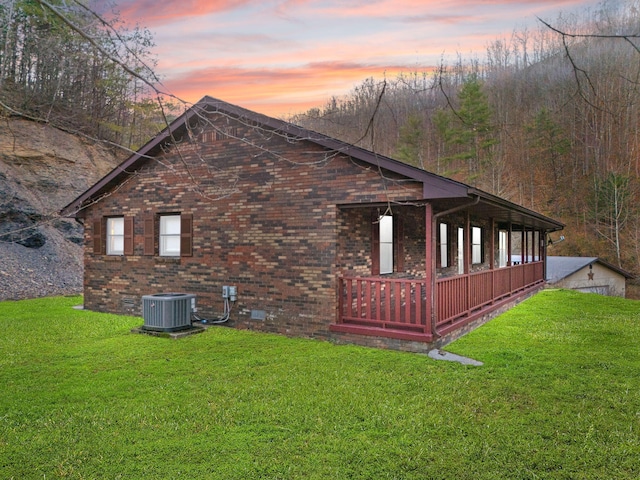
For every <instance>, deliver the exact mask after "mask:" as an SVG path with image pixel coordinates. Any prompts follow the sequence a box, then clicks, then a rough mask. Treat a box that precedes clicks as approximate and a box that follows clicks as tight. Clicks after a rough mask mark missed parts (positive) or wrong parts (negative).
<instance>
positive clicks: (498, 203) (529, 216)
mask: <svg viewBox="0 0 640 480" xmlns="http://www.w3.org/2000/svg"><path fill="white" fill-rule="evenodd" d="M483 193H484V192H483ZM469 203H470V199H469V198H465V199H460V198H450V199H442V200H434V201H433V206H434V213H435V214H438V213H440V212H444V211H446V210H449V209H451V208H456V207H462V206H463V205H465V204H469ZM469 212H470V213H471V214H472V215H473V216H477V217H481V218H493V219H494V220H495V221H496V222H497V223H504V224H508V223H511V224H512V225H513V226H524V227H530V228H535V229H538V230H544V231H555V230H562V228H563V227H564V225H563V224H562V223H560V222H557V221H555V220H553V219H551V218H548V217H545V216H544V215H541V214H539V213H537V212H534V211H532V210H529V209H527V208H524V207H521V206H519V205H516V204H513V203H511V202H508V201H506V200H502V199H498V198H497V197H489V198H487V197H486V196H485V195H480V199H479V201H478V202H477V203H475V204H473V205H470V206H469Z"/></svg>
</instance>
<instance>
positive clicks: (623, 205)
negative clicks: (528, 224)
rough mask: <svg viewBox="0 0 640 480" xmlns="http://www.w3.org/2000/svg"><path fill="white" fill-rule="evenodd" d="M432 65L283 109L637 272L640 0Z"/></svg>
mask: <svg viewBox="0 0 640 480" xmlns="http://www.w3.org/2000/svg"><path fill="white" fill-rule="evenodd" d="M550 25H551V26H552V27H554V28H555V29H558V30H559V31H560V32H562V33H566V34H571V36H569V35H565V36H563V35H561V34H560V33H558V32H556V31H554V30H553V29H552V28H549V26H547V25H544V24H543V23H542V22H541V23H540V24H539V27H538V28H537V29H535V30H525V31H516V32H514V33H513V35H512V36H511V37H510V38H508V39H497V40H495V41H494V42H492V43H491V44H490V45H488V47H487V49H486V52H485V53H484V55H482V57H478V58H476V59H472V60H464V59H462V58H459V59H458V60H457V61H456V62H455V63H454V64H452V65H449V64H444V63H443V65H442V66H441V67H440V69H439V70H438V71H413V72H407V73H405V74H403V75H401V76H398V77H397V78H395V79H387V80H386V81H382V82H380V81H374V80H372V79H368V80H365V81H364V82H362V83H361V84H360V85H358V86H357V87H356V88H355V89H354V90H353V91H352V92H351V94H350V95H348V96H346V97H344V98H333V99H331V101H329V102H328V103H327V104H326V105H325V106H324V107H322V108H318V109H313V110H310V111H308V112H306V113H305V114H302V115H298V116H296V117H295V118H294V119H293V120H294V122H296V123H299V124H301V125H303V126H305V127H307V128H311V129H313V130H317V131H320V132H323V133H326V134H328V135H332V136H336V137H339V138H342V139H344V140H346V141H348V142H351V143H357V144H359V145H362V146H364V147H366V148H370V149H373V150H375V151H376V152H379V153H382V154H385V155H389V156H392V157H395V158H398V159H401V160H404V161H406V162H409V163H412V164H414V165H417V166H419V167H421V168H424V169H426V170H430V171H433V172H436V173H438V174H441V175H445V176H450V177H453V178H456V179H459V180H462V181H464V182H467V183H470V184H472V185H474V186H477V187H479V188H481V189H483V190H486V191H488V192H491V193H494V194H497V195H500V196H503V197H505V198H507V199H510V200H512V201H514V202H517V203H519V204H522V205H524V206H526V207H530V208H532V209H535V210H537V211H540V212H543V213H545V214H547V215H549V216H552V217H554V218H557V219H559V220H561V221H563V222H564V223H566V225H567V227H566V230H565V232H563V233H564V235H565V236H566V238H567V240H566V241H565V242H563V243H560V244H557V245H554V246H553V247H551V250H550V253H551V254H553V255H559V254H560V255H588V256H600V257H602V258H605V259H607V260H608V261H610V262H612V263H614V264H616V265H620V266H622V267H624V268H626V269H628V270H630V271H633V272H635V273H640V218H639V214H640V158H639V155H640V152H639V148H640V49H639V47H638V45H640V38H638V34H640V2H638V1H630V2H619V3H613V2H605V3H603V4H601V6H600V7H599V8H598V9H596V10H594V11H585V12H583V13H582V14H581V15H580V16H575V17H570V18H569V17H559V18H558V19H556V20H555V21H553V22H550Z"/></svg>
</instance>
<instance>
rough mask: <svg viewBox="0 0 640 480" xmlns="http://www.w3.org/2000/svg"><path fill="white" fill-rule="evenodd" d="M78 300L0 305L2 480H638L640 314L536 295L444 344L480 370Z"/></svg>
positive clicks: (566, 295)
mask: <svg viewBox="0 0 640 480" xmlns="http://www.w3.org/2000/svg"><path fill="white" fill-rule="evenodd" d="M79 303H81V298H80V297H75V298H49V299H38V300H29V301H20V302H3V303H0V389H1V392H0V478H2V479H12V478H13V479H32V478H33V479H51V478H82V479H88V478H96V479H107V478H108V479H116V478H122V479H138V478H141V479H155V478H159V479H165V478H166V479H177V478H190V479H208V478H212V479H258V478H260V479H276V478H281V479H294V478H295V479H325V478H329V479H356V478H361V479H389V478H397V479H505V478H506V479H508V478H513V479H534V478H541V479H603V478H607V479H613V478H638V477H640V354H639V350H640V302H638V301H629V300H623V299H614V298H605V297H601V296H597V295H588V294H579V293H574V292H568V291H544V292H542V293H540V294H538V295H536V296H535V297H533V298H531V299H529V300H527V301H526V302H523V303H522V304H520V305H519V306H518V307H516V308H514V309H513V310H511V311H509V312H508V313H506V314H504V315H502V316H500V317H498V318H497V319H495V320H493V321H492V322H490V323H489V324H487V325H485V326H484V327H482V328H480V329H478V330H476V331H474V332H472V333H470V334H469V335H467V336H465V337H463V338H462V339H460V340H458V341H457V342H454V343H453V344H451V345H449V346H448V347H447V350H449V351H452V352H455V353H458V354H461V355H465V356H469V357H472V358H474V359H476V360H480V361H482V362H484V366H482V367H471V366H463V365H460V364H458V363H451V362H442V361H435V360H432V359H430V358H428V357H427V356H425V355H419V354H411V353H401V352H394V351H383V350H375V349H368V348H361V347H355V346H338V345H334V344H331V343H327V342H321V341H313V340H303V339H290V338H285V337H281V336H277V335H268V334H259V333H252V332H247V331H237V330H233V329H229V328H225V327H219V328H210V329H209V330H208V331H207V332H205V333H203V334H200V335H194V336H191V337H187V338H183V339H180V340H170V339H166V338H157V337H150V336H146V335H135V334H131V333H130V329H131V328H132V327H136V326H139V325H140V324H141V323H142V321H141V319H140V318H133V317H123V316H114V315H106V314H97V313H93V312H87V311H78V310H74V309H72V308H71V307H72V306H73V305H76V304H79Z"/></svg>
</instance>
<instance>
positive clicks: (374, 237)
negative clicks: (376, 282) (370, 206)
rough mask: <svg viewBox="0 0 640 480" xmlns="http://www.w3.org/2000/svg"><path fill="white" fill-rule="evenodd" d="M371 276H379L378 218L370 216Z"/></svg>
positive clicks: (375, 214)
mask: <svg viewBox="0 0 640 480" xmlns="http://www.w3.org/2000/svg"><path fill="white" fill-rule="evenodd" d="M371 275H380V217H379V216H378V214H377V212H375V211H374V212H373V213H372V214H371Z"/></svg>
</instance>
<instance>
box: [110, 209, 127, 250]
mask: <svg viewBox="0 0 640 480" xmlns="http://www.w3.org/2000/svg"><path fill="white" fill-rule="evenodd" d="M123 253H124V217H118V218H107V255H122V254H123Z"/></svg>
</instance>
